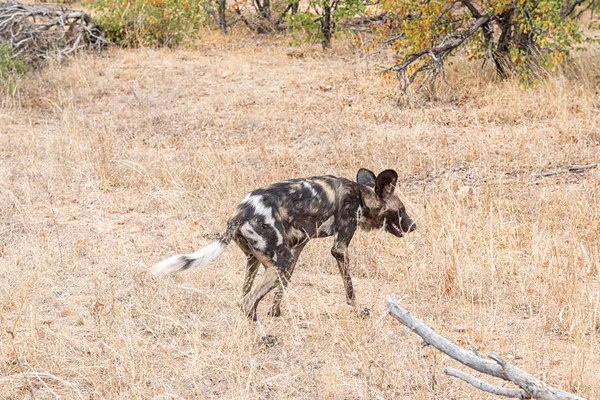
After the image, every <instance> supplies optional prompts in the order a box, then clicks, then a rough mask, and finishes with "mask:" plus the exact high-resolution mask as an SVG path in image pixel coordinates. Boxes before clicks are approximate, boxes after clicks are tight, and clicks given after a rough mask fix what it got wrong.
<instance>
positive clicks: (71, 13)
mask: <svg viewBox="0 0 600 400" xmlns="http://www.w3.org/2000/svg"><path fill="white" fill-rule="evenodd" d="M1 43H8V44H9V45H10V46H11V47H12V48H13V49H14V50H15V54H17V55H21V56H23V57H24V58H25V59H26V60H27V61H28V62H30V63H39V62H40V61H43V60H45V59H47V58H48V57H56V56H58V57H59V58H62V57H66V56H68V55H69V54H72V53H74V52H76V51H79V50H82V49H95V50H100V49H102V48H103V47H104V46H105V45H106V43H107V42H106V40H105V37H104V32H103V30H102V28H101V27H100V26H99V25H98V24H96V23H95V22H94V20H93V19H92V17H91V16H90V15H89V14H87V13H86V12H84V11H81V10H73V9H69V8H65V7H64V6H63V5H59V4H48V3H43V4H23V3H19V2H16V1H12V0H11V1H6V2H0V44H1Z"/></svg>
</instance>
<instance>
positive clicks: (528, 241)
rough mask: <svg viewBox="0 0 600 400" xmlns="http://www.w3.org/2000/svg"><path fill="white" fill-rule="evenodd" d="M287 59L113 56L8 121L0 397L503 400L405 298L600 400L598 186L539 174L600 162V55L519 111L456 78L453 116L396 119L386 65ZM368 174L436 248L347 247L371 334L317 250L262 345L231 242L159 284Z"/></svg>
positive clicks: (3, 124)
mask: <svg viewBox="0 0 600 400" xmlns="http://www.w3.org/2000/svg"><path fill="white" fill-rule="evenodd" d="M290 50H293V49H289V48H287V47H286V46H285V45H283V44H281V43H279V42H276V41H269V40H266V39H256V38H247V39H240V38H236V39H235V40H230V41H227V42H224V41H223V40H222V39H219V38H218V37H215V38H212V37H210V38H207V44H205V45H203V46H202V47H200V48H199V49H198V50H197V51H170V50H164V51H163V50H147V49H140V50H128V51H121V50H112V51H110V52H109V53H107V54H106V55H105V56H102V57H85V56H82V57H80V58H77V59H75V60H73V61H72V62H71V63H70V64H69V65H67V66H62V67H59V66H54V67H50V68H48V69H46V70H44V71H42V72H41V73H40V74H39V75H38V76H35V77H32V79H31V80H30V81H27V82H22V85H21V95H20V98H19V99H18V101H19V105H18V106H17V105H14V104H12V103H14V102H11V101H5V102H4V104H5V105H4V106H3V108H2V109H0V130H1V132H0V193H2V195H1V196H0V398H15V399H16V398H19V399H20V398H31V399H33V398H35V399H40V398H52V397H54V396H61V397H63V398H79V397H83V398H90V399H91V398H94V399H98V398H157V399H158V398H230V399H236V398H264V399H279V398H315V399H359V398H360V399H362V398H381V399H383V398H385V399H425V398H438V399H465V398H471V399H483V398H489V397H486V396H483V395H482V394H481V393H479V392H477V391H476V390H474V389H471V388H469V387H467V386H466V385H464V384H462V383H460V382H457V381H455V380H452V379H450V378H447V377H445V376H443V375H442V374H441V369H442V367H443V366H446V365H452V364H453V362H451V361H450V360H448V359H447V358H446V357H445V356H443V355H441V354H439V353H436V351H434V350H433V349H431V348H429V347H426V348H423V347H422V346H421V344H420V342H419V341H418V340H417V339H416V337H414V336H413V335H412V334H411V333H410V332H408V331H407V330H406V329H405V328H404V327H401V326H399V325H398V324H397V323H395V322H394V321H393V320H392V318H390V317H388V316H386V312H385V305H384V299H385V295H387V294H390V293H392V294H395V295H397V296H398V297H399V299H400V301H401V303H402V304H403V305H404V306H407V307H409V308H410V309H411V310H412V311H413V312H414V313H415V314H416V315H417V316H419V317H420V318H422V319H424V320H425V321H426V322H427V323H428V324H430V326H432V327H434V328H435V329H436V330H437V331H438V332H440V333H442V334H444V335H446V336H447V337H449V338H450V339H452V340H454V341H457V342H459V343H461V344H464V342H465V340H464V335H468V336H469V337H470V338H471V340H472V341H474V342H475V343H476V344H477V345H478V346H480V349H481V351H482V352H487V351H495V352H498V353H500V354H502V355H504V356H507V357H508V358H509V359H512V360H514V362H515V363H516V364H517V365H518V366H520V367H522V368H524V369H526V370H528V371H530V372H533V373H536V374H539V376H540V377H542V378H543V379H545V380H547V381H548V382H549V383H551V384H552V385H555V386H557V387H560V388H562V389H565V390H569V391H573V392H576V393H578V394H580V395H582V396H585V397H588V398H599V397H600V287H599V286H600V285H599V282H598V279H599V273H600V240H599V239H598V237H599V235H598V234H599V232H600V184H599V182H600V179H599V178H600V169H595V170H589V171H587V172H585V173H583V174H563V175H557V176H554V177H549V178H539V177H537V174H538V173H540V172H542V171H545V170H548V169H554V168H559V167H564V166H568V165H570V164H585V163H588V162H590V163H591V162H598V161H599V159H600V128H599V126H598V121H599V112H600V100H599V93H598V90H599V89H598V87H599V83H600V67H598V65H600V63H598V61H599V59H598V56H597V55H593V54H592V55H589V54H588V55H582V56H581V57H582V58H581V59H578V60H577V61H575V62H573V63H572V64H571V65H570V66H569V68H567V69H566V70H565V71H564V73H562V74H557V75H556V76H555V77H553V78H552V79H551V80H550V81H549V82H548V84H545V85H540V86H539V87H536V88H534V89H532V90H530V91H527V92H525V91H522V90H521V89H520V88H519V87H518V85H516V84H515V83H514V82H506V83H493V82H492V79H490V77H486V76H480V75H478V74H477V73H476V70H477V69H476V68H473V69H472V70H471V69H470V67H468V66H466V67H461V68H462V71H460V73H459V71H456V68H458V67H455V70H453V71H450V73H449V79H450V81H451V83H452V84H453V85H454V86H455V87H456V88H457V89H456V90H448V93H445V94H443V99H442V101H438V102H434V103H428V104H420V105H412V106H405V107H400V108H398V107H395V105H394V98H395V96H396V86H395V83H394V82H393V81H388V80H384V79H382V78H381V77H380V76H379V75H377V74H376V73H374V72H373V66H374V64H372V63H374V62H373V61H369V62H367V61H365V60H364V59H362V58H360V57H359V56H356V55H353V54H352V53H351V52H350V51H348V50H346V49H342V48H340V49H337V50H336V51H335V52H332V53H322V52H321V51H319V50H316V48H311V47H308V46H307V47H304V48H301V49H299V50H297V49H296V50H293V51H294V52H295V53H294V56H293V57H292V56H289V55H286V53H287V52H289V51H290ZM298 56H300V57H298ZM590 65H591V69H589V66H590ZM584 66H586V68H584ZM327 86H332V88H331V90H326V89H327ZM363 166H364V167H370V168H372V169H374V170H376V171H378V170H381V169H383V168H385V167H395V168H396V170H397V171H398V172H399V174H400V176H401V182H402V185H401V192H402V194H403V196H404V198H405V199H406V204H407V206H408V209H409V212H410V213H411V214H412V216H413V217H414V218H415V220H416V222H417V223H418V226H419V230H418V231H417V232H415V233H414V234H411V235H409V236H408V237H406V238H405V239H403V240H398V239H395V238H393V237H392V236H391V235H386V234H384V233H376V234H374V235H372V234H366V233H359V234H358V235H357V237H356V238H355V239H354V242H353V246H352V247H351V257H352V258H351V262H352V271H353V276H354V281H355V287H356V289H357V293H358V297H359V300H360V301H361V302H362V303H363V304H364V305H367V306H369V307H371V308H372V310H373V314H374V315H373V317H372V318H370V319H366V320H361V319H357V318H356V317H355V316H354V315H353V313H352V312H351V310H349V309H348V307H347V306H346V305H345V302H344V295H343V285H342V282H341V279H340V278H339V276H338V274H337V271H336V266H335V262H334V261H333V259H332V257H331V256H330V254H329V246H330V245H331V244H330V241H329V240H320V241H314V242H312V243H311V244H310V245H309V246H307V249H306V250H305V253H304V254H303V256H302V257H301V259H300V264H299V267H298V268H297V269H296V273H295V275H294V277H293V280H292V283H291V285H290V287H289V290H288V293H287V294H286V297H285V298H284V307H283V313H284V315H283V316H282V318H280V319H269V318H267V317H266V312H265V309H266V306H263V308H262V309H261V310H259V312H260V314H261V315H263V316H264V317H263V321H264V322H265V324H266V326H267V328H268V330H269V331H270V332H271V333H272V334H274V335H276V336H277V337H278V338H279V340H280V344H279V345H278V346H277V347H274V348H270V349H266V348H263V347H261V345H260V344H259V343H258V342H257V341H256V340H255V339H254V337H253V334H252V330H251V328H250V326H249V324H248V323H247V322H246V320H245V318H244V317H243V316H242V315H241V313H240V312H239V309H238V307H237V305H236V302H237V300H238V297H239V295H240V290H241V281H242V278H243V264H244V260H243V256H242V253H241V252H240V251H239V250H238V249H236V248H235V246H232V247H230V248H229V249H228V251H227V252H226V253H225V254H224V255H223V256H222V257H221V258H219V259H218V260H217V261H216V262H215V263H214V264H213V265H212V266H211V267H209V268H207V269H205V270H202V271H199V272H196V273H193V274H185V275H182V276H178V277H175V278H167V279H165V278H154V277H152V276H150V274H149V273H148V268H149V267H150V266H151V265H152V264H153V263H154V262H156V261H158V260H160V259H162V258H163V257H165V256H168V255H170V254H173V253H176V252H188V251H190V250H194V249H196V248H198V247H199V246H201V245H204V244H207V243H208V242H209V240H210V237H211V236H212V235H214V234H217V233H220V232H222V231H223V230H224V227H225V222H226V221H227V218H228V216H229V215H230V213H231V212H232V210H233V209H234V207H235V206H236V204H237V203H238V201H239V200H240V199H241V198H242V197H243V196H244V194H245V193H246V192H247V191H248V190H251V189H253V188H255V187H258V186H262V185H264V184H266V183H269V182H273V181H277V180H280V179H284V178H288V177H297V176H307V175H315V174H324V173H331V174H336V175H341V176H346V177H353V176H354V174H355V172H356V170H357V169H358V168H359V167H363ZM268 303H269V302H268V301H266V302H264V303H263V304H264V305H266V304H268Z"/></svg>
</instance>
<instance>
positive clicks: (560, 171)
mask: <svg viewBox="0 0 600 400" xmlns="http://www.w3.org/2000/svg"><path fill="white" fill-rule="evenodd" d="M597 166H598V163H594V164H587V165H571V166H570V167H568V168H565V169H557V170H553V171H546V172H542V173H541V176H544V177H545V176H552V175H558V174H566V173H568V172H581V171H585V170H586V169H591V168H596V167H597Z"/></svg>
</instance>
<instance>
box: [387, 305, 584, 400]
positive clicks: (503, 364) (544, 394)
mask: <svg viewBox="0 0 600 400" xmlns="http://www.w3.org/2000/svg"><path fill="white" fill-rule="evenodd" d="M387 303H388V312H389V313H390V314H391V315H392V317H394V318H395V319H397V320H398V321H399V322H400V323H402V324H403V325H405V326H406V327H408V328H409V329H410V330H412V331H413V332H414V333H416V334H417V335H419V336H420V337H421V338H423V340H424V341H425V342H426V343H427V344H430V345H432V346H433V347H435V348H436V349H438V350H440V351H441V352H443V353H445V354H447V355H449V356H450V357H452V358H454V359H455V360H457V361H458V362H460V363H462V364H464V365H466V366H467V367H469V368H472V369H474V370H476V371H479V372H482V373H484V374H487V375H491V376H494V377H497V378H501V379H504V380H505V381H509V382H512V383H514V384H516V385H517V386H519V387H520V388H521V389H522V390H523V391H524V392H525V393H526V394H527V395H529V396H530V397H531V398H533V399H540V400H583V398H581V397H579V396H576V395H574V394H571V393H568V392H564V391H562V390H559V389H554V388H551V387H549V386H548V385H546V384H545V383H544V382H542V381H540V380H539V379H537V378H535V377H534V376H532V375H531V374H528V373H527V372H525V371H523V370H521V369H519V368H517V367H515V366H514V365H512V364H510V363H509V362H507V361H506V360H504V359H502V358H501V357H500V356H498V355H496V354H494V353H489V354H488V357H490V358H492V359H493V360H494V361H495V362H492V361H489V360H486V359H483V358H481V357H478V356H477V355H475V354H473V353H471V352H469V351H467V350H465V349H463V348H461V347H459V346H457V345H456V344H454V343H452V342H451V341H449V340H448V339H446V338H445V337H443V336H440V335H438V334H437V333H435V332H434V331H433V329H431V328H430V327H428V326H427V325H426V324H425V323H424V322H423V321H421V320H419V319H418V318H415V317H414V316H413V315H412V314H411V313H410V312H408V310H406V309H404V308H402V307H400V305H398V302H397V301H396V299H395V298H394V297H392V296H388V297H387ZM459 372H460V371H459ZM461 379H462V378H461ZM469 383H471V382H469ZM482 383H484V382H482ZM475 386H476V387H478V388H481V387H479V386H477V385H475ZM489 386H492V385H489ZM486 388H489V387H488V386H486ZM482 390H483V389H482ZM511 393H512V392H511ZM496 394H500V393H496ZM522 398H527V397H522Z"/></svg>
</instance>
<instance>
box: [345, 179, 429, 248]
mask: <svg viewBox="0 0 600 400" xmlns="http://www.w3.org/2000/svg"><path fill="white" fill-rule="evenodd" d="M356 181H357V182H358V183H359V184H360V185H362V186H363V187H362V188H361V189H362V190H361V198H362V212H361V213H362V215H360V216H359V221H358V224H359V226H360V227H361V228H362V229H365V230H372V229H381V228H384V229H385V230H386V231H387V232H389V233H391V234H392V235H394V236H397V237H402V236H404V234H405V233H408V232H412V231H414V230H415V229H417V226H416V225H415V223H414V222H413V220H412V218H410V217H409V216H408V214H407V213H406V208H405V207H404V204H402V201H400V199H399V198H398V196H396V195H395V194H394V190H395V189H396V182H397V181H398V174H397V173H396V171H394V170H391V169H386V170H385V171H383V172H382V173H380V174H379V175H377V177H376V176H375V174H374V173H373V172H371V171H369V170H368V169H365V168H361V169H359V170H358V174H356Z"/></svg>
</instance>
